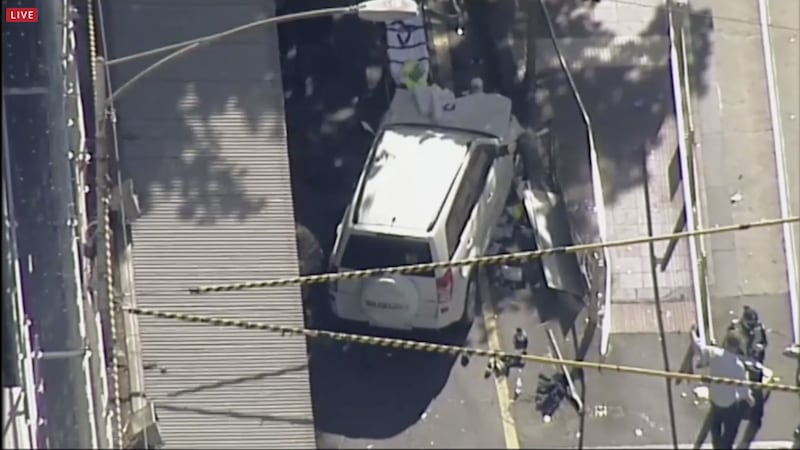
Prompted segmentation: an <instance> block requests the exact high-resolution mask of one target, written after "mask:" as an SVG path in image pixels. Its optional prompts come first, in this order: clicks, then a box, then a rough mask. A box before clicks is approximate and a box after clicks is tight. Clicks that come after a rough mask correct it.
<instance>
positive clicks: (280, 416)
mask: <svg viewBox="0 0 800 450" xmlns="http://www.w3.org/2000/svg"><path fill="white" fill-rule="evenodd" d="M103 10H104V14H105V17H104V20H105V22H106V25H105V30H106V33H107V36H106V39H107V42H108V45H109V53H110V55H109V57H110V58H111V59H113V58H114V57H118V56H123V55H128V54H132V53H136V52H139V51H143V50H147V49H151V48H154V47H158V46H161V45H164V44H169V43H174V42H178V41H181V40H183V39H187V38H192V37H198V36H201V35H205V34H210V33H214V32H218V31H222V30H225V29H227V28H229V27H232V26H236V25H239V24H243V23H247V22H250V21H252V20H256V19H258V18H262V17H266V16H267V15H269V14H273V10H274V8H273V5H272V2H271V1H259V0H248V1H244V0H214V1H212V0H199V1H192V2H186V1H175V0H172V1H164V0H151V1H141V0H139V1H124V2H123V1H109V2H104V3H103ZM149 62H152V61H147V63H149ZM144 65H146V63H145V62H142V63H139V62H135V63H131V64H130V65H128V64H123V65H121V66H120V67H118V68H115V70H113V71H112V74H111V76H112V85H114V86H120V85H121V84H122V83H124V82H125V80H127V79H129V78H130V77H131V76H132V75H133V74H135V73H136V72H138V71H139V70H141V68H142V67H144ZM117 114H118V118H119V122H118V124H117V132H118V140H119V144H120V153H121V170H122V173H123V176H124V177H125V178H131V179H133V181H134V186H135V190H136V192H137V193H138V194H139V196H140V200H141V204H142V208H143V211H144V213H143V215H142V217H141V218H139V219H138V220H137V221H136V222H135V223H134V224H133V225H132V227H131V230H132V231H131V236H132V245H133V265H132V266H133V267H132V270H133V280H134V286H135V293H134V295H135V302H136V304H138V305H139V306H142V307H147V308H160V309H163V310H166V311H176V312H183V313H190V314H199V315H209V316H218V317H226V318H236V319H247V320H254V321H266V322H276V323H282V324H290V325H302V324H303V314H302V304H301V300H300V295H299V289H298V288H296V287H287V288H281V289H273V290H268V291H246V292H241V293H231V294H219V295H203V296H193V295H189V294H188V293H187V289H188V288H189V287H192V286H196V285H200V284H209V283H211V284H216V283H226V282H235V281H240V280H252V279H269V278H277V277H287V276H296V275H297V273H298V267H297V255H296V247H295V235H294V215H293V206H292V194H291V182H290V176H289V163H288V155H287V148H286V132H285V124H284V115H283V94H282V87H281V72H280V66H279V55H278V43H277V33H276V30H275V28H274V27H272V28H266V29H263V28H262V29H259V30H256V31H253V32H248V33H246V34H243V35H241V36H237V37H234V38H231V39H229V40H225V41H222V42H220V43H219V44H217V45H212V46H208V47H203V48H201V49H200V50H198V51H196V52H194V53H192V54H189V55H187V56H184V57H181V59H179V60H176V61H174V62H170V63H169V64H167V65H166V66H164V67H163V68H161V69H159V71H158V72H155V73H154V74H152V75H150V76H148V78H145V79H144V80H143V81H141V82H140V83H138V84H137V85H136V87H134V88H132V89H131V90H130V91H128V92H126V93H125V94H124V96H123V97H122V98H121V99H120V101H119V102H118V104H117ZM138 328H139V334H140V342H141V353H142V359H143V364H144V367H145V390H146V394H147V398H148V399H149V400H150V401H152V402H154V403H155V405H156V412H157V414H158V418H159V423H160V427H161V433H162V436H163V439H164V441H165V444H166V446H167V448H237V449H241V448H259V449H264V448H313V447H315V442H314V427H313V419H312V412H311V399H310V392H309V378H308V368H307V356H306V345H305V341H304V339H302V338H296V337H282V336H280V335H274V334H269V333H264V332H257V331H245V330H240V329H231V328H214V327H208V326H204V325H192V324H186V323H182V322H177V321H169V320H160V319H152V318H144V317H142V318H140V319H139V326H138Z"/></svg>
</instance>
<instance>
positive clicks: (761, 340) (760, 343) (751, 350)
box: [728, 306, 768, 364]
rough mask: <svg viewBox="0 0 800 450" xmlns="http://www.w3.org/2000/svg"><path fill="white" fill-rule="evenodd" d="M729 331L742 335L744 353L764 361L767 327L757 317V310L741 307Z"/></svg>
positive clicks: (756, 359)
mask: <svg viewBox="0 0 800 450" xmlns="http://www.w3.org/2000/svg"><path fill="white" fill-rule="evenodd" d="M728 330H729V331H735V332H738V333H741V335H742V337H744V342H743V344H744V355H745V356H747V357H748V358H752V359H753V360H755V361H758V362H760V363H762V364H763V363H764V357H765V356H766V352H767V344H768V341H767V329H766V327H764V324H763V323H762V322H761V320H760V319H759V317H758V312H756V310H755V309H753V308H752V307H750V306H744V307H743V308H742V315H741V317H740V318H739V319H736V320H733V321H732V322H731V324H730V326H729V327H728Z"/></svg>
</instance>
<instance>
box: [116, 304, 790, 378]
mask: <svg viewBox="0 0 800 450" xmlns="http://www.w3.org/2000/svg"><path fill="white" fill-rule="evenodd" d="M123 309H124V310H125V311H127V312H128V313H131V314H136V315H140V316H149V317H157V318H161V319H174V320H179V321H183V322H189V323H202V324H207V325H213V326H223V327H235V328H243V329H247V330H263V331H270V332H274V333H281V334H282V335H287V334H292V335H299V336H305V337H308V338H315V339H320V338H324V339H331V340H333V341H341V342H353V343H357V344H364V345H373V346H378V347H387V348H394V349H405V350H415V351H421V352H430V353H441V354H447V355H453V356H468V357H471V356H476V357H487V358H495V359H496V360H501V361H503V360H505V361H509V360H513V359H515V358H518V359H522V360H525V361H530V362H534V363H540V364H554V365H559V364H560V365H564V366H567V367H573V368H579V369H595V370H609V371H614V372H622V373H631V374H637V375H645V376H651V377H659V378H668V379H673V380H682V381H697V382H700V383H708V384H710V383H716V384H729V385H735V386H747V387H754V388H760V389H764V390H770V391H779V392H791V393H800V387H797V386H790V385H786V384H777V383H757V382H753V381H745V380H736V379H730V378H720V377H712V376H708V375H696V374H687V373H678V372H667V371H663V370H656V369H646V368H641V367H632V366H620V365H616V364H607V363H594V362H587V361H575V360H562V359H556V358H551V357H546V356H536V355H520V354H517V353H508V352H503V351H494V350H484V349H480V348H473V347H462V346H457V345H447V344H436V343H432V342H423V341H415V340H408V339H396V338H385V337H376V336H366V335H363V334H352V333H341V332H335V331H327V330H313V329H308V328H299V327H289V326H284V325H275V324H269V323H258V322H248V321H243V320H232V319H222V318H218V317H204V316H195V315H190V314H181V313H173V312H165V311H156V310H152V309H146V308H137V307H123Z"/></svg>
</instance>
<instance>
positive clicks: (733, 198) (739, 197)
mask: <svg viewBox="0 0 800 450" xmlns="http://www.w3.org/2000/svg"><path fill="white" fill-rule="evenodd" d="M740 201H742V194H741V192H736V193H735V194H733V195H731V203H733V204H736V203H739V202H740Z"/></svg>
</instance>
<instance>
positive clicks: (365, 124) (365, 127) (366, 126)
mask: <svg viewBox="0 0 800 450" xmlns="http://www.w3.org/2000/svg"><path fill="white" fill-rule="evenodd" d="M361 129H362V130H364V131H366V132H367V133H369V134H371V135H373V136H375V129H374V128H372V125H370V124H369V123H368V122H367V121H366V120H362V121H361Z"/></svg>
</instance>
